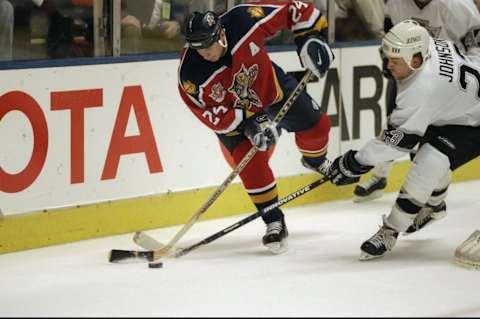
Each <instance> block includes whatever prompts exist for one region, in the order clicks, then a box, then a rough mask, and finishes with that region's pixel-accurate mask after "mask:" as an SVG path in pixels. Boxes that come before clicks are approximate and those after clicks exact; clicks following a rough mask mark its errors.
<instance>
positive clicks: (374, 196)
mask: <svg viewBox="0 0 480 319" xmlns="http://www.w3.org/2000/svg"><path fill="white" fill-rule="evenodd" d="M383 193H384V191H383V190H378V191H374V192H373V193H371V194H370V195H368V196H357V195H355V197H354V198H353V202H354V203H363V202H369V201H371V200H374V199H377V198H380V197H382V196H383Z"/></svg>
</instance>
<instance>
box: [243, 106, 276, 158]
mask: <svg viewBox="0 0 480 319" xmlns="http://www.w3.org/2000/svg"><path fill="white" fill-rule="evenodd" d="M243 132H244V134H245V136H246V137H248V139H249V140H250V142H251V143H252V145H255V146H256V147H257V148H258V150H259V151H266V150H268V149H269V148H270V147H271V146H272V145H273V144H275V143H276V142H277V140H278V137H279V135H280V134H279V131H278V129H277V128H276V127H275V125H274V123H273V122H272V121H271V120H270V118H269V117H268V114H267V113H264V112H258V113H256V114H254V115H252V116H251V117H249V118H248V119H247V120H246V122H245V125H244V130H243Z"/></svg>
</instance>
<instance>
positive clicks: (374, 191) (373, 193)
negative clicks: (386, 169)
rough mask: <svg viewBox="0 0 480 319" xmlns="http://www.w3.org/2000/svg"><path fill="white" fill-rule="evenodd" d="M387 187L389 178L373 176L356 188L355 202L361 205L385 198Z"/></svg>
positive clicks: (354, 192)
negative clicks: (361, 203) (384, 193)
mask: <svg viewBox="0 0 480 319" xmlns="http://www.w3.org/2000/svg"><path fill="white" fill-rule="evenodd" d="M385 187H387V178H385V177H378V176H375V175H372V176H371V177H370V178H369V179H367V180H366V181H365V182H363V183H361V184H358V185H357V186H356V187H355V190H354V191H353V194H354V195H355V197H354V199H353V201H354V202H356V203H359V202H365V201H369V200H373V199H377V198H380V197H382V196H383V192H384V190H385Z"/></svg>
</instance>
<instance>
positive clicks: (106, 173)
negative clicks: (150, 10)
mask: <svg viewBox="0 0 480 319" xmlns="http://www.w3.org/2000/svg"><path fill="white" fill-rule="evenodd" d="M334 53H335V56H336V59H335V61H334V64H333V65H332V68H331V70H330V71H329V72H328V74H327V76H326V77H325V78H323V79H321V80H318V81H315V82H312V83H310V84H309V85H308V92H309V93H310V94H311V95H312V96H313V97H314V98H315V100H316V101H317V102H318V103H319V104H320V106H321V107H322V109H323V110H324V111H326V112H327V113H328V114H329V116H330V118H331V120H332V124H333V128H332V131H331V134H330V143H329V158H334V157H335V156H337V155H338V154H341V153H342V152H344V151H346V150H348V149H350V148H359V147H361V146H362V145H363V143H365V142H366V141H367V140H369V139H370V138H372V137H374V136H376V135H377V134H378V133H379V132H380V130H381V128H382V125H383V124H384V122H385V118H384V117H385V115H384V111H385V102H384V98H385V84H386V82H385V80H384V79H383V77H382V75H381V61H380V58H379V56H378V47H377V46H375V45H372V46H364V47H350V48H337V49H335V50H334ZM271 55H272V58H273V60H274V61H276V62H277V63H278V64H279V65H281V66H282V67H283V68H284V69H285V70H286V71H290V72H295V71H300V70H301V66H300V65H299V63H298V58H297V56H296V53H295V52H293V51H289V52H277V53H272V54H271ZM177 66H178V60H176V59H171V60H152V61H143V62H142V61H139V62H129V63H106V64H99V65H84V66H69V67H51V68H31V69H21V70H2V71H0V82H1V84H0V118H1V122H0V149H2V152H1V153H0V168H1V170H0V210H1V212H2V214H3V219H1V221H0V253H4V252H11V251H16V250H23V249H30V248H36V247H42V246H47V245H51V244H59V243H65V242H71V241H76V240H81V239H88V238H94V237H101V236H108V235H113V234H121V233H127V232H134V231H136V230H143V229H152V228H158V227H165V226H170V225H175V224H183V223H185V222H186V221H187V220H188V219H189V218H190V217H191V216H192V214H194V213H195V212H196V211H197V210H198V209H199V208H200V207H201V205H203V204H204V203H205V201H206V200H207V199H208V197H209V196H210V195H211V194H212V193H213V192H214V191H215V189H216V187H217V186H218V185H220V184H221V183H222V182H223V181H224V179H225V178H226V177H227V176H228V174H229V173H230V172H231V168H230V167H229V166H228V165H227V164H226V163H225V160H224V159H223V156H222V153H221V151H220V148H219V144H218V141H217V139H216V137H215V135H214V134H213V133H212V132H211V131H209V130H208V129H207V128H206V127H205V126H203V124H201V123H200V122H199V121H198V120H197V119H195V118H194V116H193V115H192V114H191V113H190V111H189V110H188V109H187V108H186V107H185V106H184V105H183V102H182V101H181V99H180V97H179V95H178V93H177V82H176V81H177V80H176V79H177V73H176V71H177ZM340 92H341V94H340ZM271 165H272V168H273V170H274V172H275V174H276V176H277V177H278V182H279V191H280V195H281V196H284V195H286V194H288V193H291V192H293V191H295V190H296V189H298V188H300V187H302V186H303V185H305V184H308V183H309V182H311V181H313V180H314V178H316V176H315V175H313V174H310V172H309V171H307V170H306V169H304V168H303V167H302V166H301V165H300V155H299V153H298V151H297V150H296V147H295V144H294V139H293V135H292V134H288V133H287V132H284V134H283V135H282V137H281V140H280V142H279V144H278V145H277V148H276V150H275V153H274V155H273V158H272V160H271ZM409 165H410V164H409V163H408V162H399V163H398V164H397V165H396V166H395V168H394V170H393V172H392V175H391V178H390V180H389V181H390V183H389V186H388V191H395V190H398V188H399V186H400V184H401V181H402V178H403V176H404V174H405V171H406V170H407V169H408V166H409ZM478 172H480V170H479V168H478V164H477V162H476V161H475V162H473V163H471V164H469V165H467V166H465V167H462V168H461V169H460V170H459V171H458V172H456V173H455V174H454V180H455V181H461V180H467V179H476V178H478V176H479V173H478ZM352 190H353V186H347V187H341V188H335V187H333V186H331V185H323V186H322V187H319V188H318V189H317V190H315V191H312V192H311V193H309V194H307V195H305V196H303V197H300V198H299V199H297V200H295V201H294V202H292V205H300V204H307V203H314V202H321V201H327V200H334V199H340V198H349V197H351V195H352ZM253 210H254V206H253V205H252V204H251V203H250V200H249V198H248V197H247V196H246V195H245V193H244V190H243V188H242V186H241V184H240V183H239V179H238V178H237V179H235V181H234V183H233V184H232V185H230V187H228V189H227V190H226V191H225V192H224V194H222V195H221V196H220V198H219V199H218V201H217V202H216V203H215V204H214V205H213V206H212V207H210V209H209V210H208V211H207V213H206V214H205V216H204V218H219V217H224V216H228V215H235V214H240V213H245V212H250V211H253Z"/></svg>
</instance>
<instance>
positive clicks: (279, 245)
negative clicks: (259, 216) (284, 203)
mask: <svg viewBox="0 0 480 319" xmlns="http://www.w3.org/2000/svg"><path fill="white" fill-rule="evenodd" d="M287 237H288V229H287V225H286V224H285V219H284V218H283V217H282V219H281V220H279V221H275V222H271V223H268V224H267V231H266V233H265V236H263V239H262V241H263V244H264V245H265V246H266V247H267V248H268V249H269V250H270V251H271V252H272V253H274V254H281V253H283V252H285V251H287Z"/></svg>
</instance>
